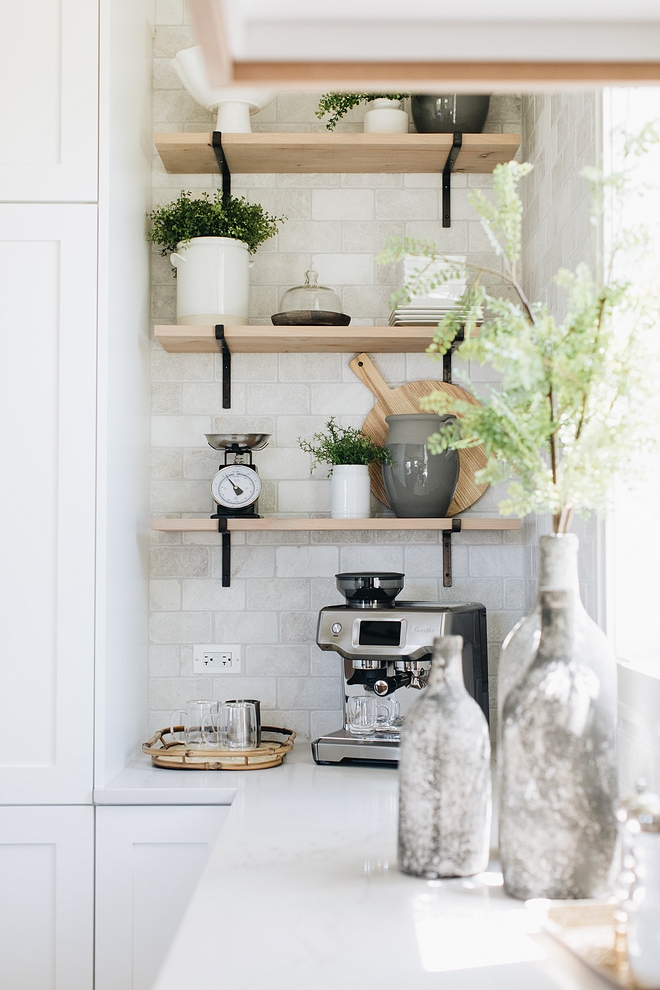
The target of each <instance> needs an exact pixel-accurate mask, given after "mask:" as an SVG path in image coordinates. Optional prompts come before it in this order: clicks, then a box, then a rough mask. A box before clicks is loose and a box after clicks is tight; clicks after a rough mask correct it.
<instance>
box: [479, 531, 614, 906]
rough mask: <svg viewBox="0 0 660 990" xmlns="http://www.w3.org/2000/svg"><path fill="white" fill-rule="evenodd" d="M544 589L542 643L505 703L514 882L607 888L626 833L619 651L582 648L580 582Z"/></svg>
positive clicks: (507, 859) (522, 886)
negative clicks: (622, 829)
mask: <svg viewBox="0 0 660 990" xmlns="http://www.w3.org/2000/svg"><path fill="white" fill-rule="evenodd" d="M576 542H577V541H576ZM539 597H540V611H541V631H540V638H539V643H538V649H537V650H536V652H535V655H534V656H533V657H532V660H531V663H528V664H527V669H526V671H525V673H524V674H523V675H522V676H521V677H519V678H518V679H517V681H516V683H515V684H514V685H513V687H512V688H511V690H510V691H509V693H508V695H507V697H506V699H505V701H504V706H503V710H502V726H501V732H500V751H499V755H498V766H499V778H500V802H499V804H500V853H501V857H502V871H503V874H504V886H505V889H506V891H507V893H508V894H510V895H512V896H513V897H518V898H520V899H522V900H524V899H527V898H529V897H549V898H582V897H597V896H601V895H602V894H604V893H605V891H606V889H607V882H608V874H609V871H610V867H611V864H612V857H613V854H614V847H615V841H616V819H615V813H614V805H615V802H616V798H617V761H616V738H615V727H616V697H615V694H614V690H613V687H614V670H613V667H614V658H613V656H612V655H611V652H610V650H609V648H608V646H607V643H606V642H604V643H601V647H602V648H601V649H600V650H598V649H594V650H588V649H586V644H585V643H584V641H581V642H580V643H579V648H578V638H577V635H576V634H577V631H578V629H579V628H580V627H579V626H578V623H577V621H576V614H575V598H576V595H575V592H574V590H563V591H547V590H546V591H542V592H541V593H540V596H539ZM582 629H584V624H583V625H582Z"/></svg>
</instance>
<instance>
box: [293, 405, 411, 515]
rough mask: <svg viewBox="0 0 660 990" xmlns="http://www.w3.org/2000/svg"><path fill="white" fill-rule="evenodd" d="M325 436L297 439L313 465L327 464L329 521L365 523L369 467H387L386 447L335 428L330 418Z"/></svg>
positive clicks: (352, 430) (355, 432)
mask: <svg viewBox="0 0 660 990" xmlns="http://www.w3.org/2000/svg"><path fill="white" fill-rule="evenodd" d="M326 429H327V431H328V432H327V433H315V434H314V436H313V437H312V440H311V441H309V440H303V439H302V437H299V438H298V444H299V445H300V447H301V448H302V449H303V450H304V451H305V452H306V453H308V454H311V455H312V456H313V458H314V460H313V462H312V470H314V468H315V467H316V465H317V464H329V465H330V472H329V475H330V477H331V478H332V518H333V519H368V518H369V516H370V515H371V484H370V481H369V465H370V464H391V463H392V455H391V454H390V452H389V450H387V448H386V447H381V446H380V445H379V444H377V443H374V441H373V440H370V439H369V437H366V436H365V435H364V433H360V431H359V430H356V429H355V428H354V427H351V426H349V427H347V428H344V427H341V426H338V425H337V423H336V421H335V418H334V416H332V417H331V418H330V419H329V420H328V422H327V423H326Z"/></svg>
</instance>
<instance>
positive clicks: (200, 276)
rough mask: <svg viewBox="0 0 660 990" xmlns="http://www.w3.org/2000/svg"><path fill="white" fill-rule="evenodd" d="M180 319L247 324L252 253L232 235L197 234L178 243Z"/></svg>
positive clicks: (194, 323) (181, 321)
mask: <svg viewBox="0 0 660 990" xmlns="http://www.w3.org/2000/svg"><path fill="white" fill-rule="evenodd" d="M170 261H171V262H172V264H173V265H174V267H175V268H176V270H177V279H176V321H177V323H179V324H184V325H186V324H187V325H191V326H206V325H208V324H211V325H215V324H217V323H222V324H224V325H226V326H245V325H246V324H247V322H248V305H249V295H250V277H249V269H250V255H249V253H248V246H247V244H245V243H244V242H243V241H237V240H235V239H234V238H231V237H193V238H192V239H191V240H190V241H188V242H187V243H186V244H184V243H181V242H180V243H179V244H177V249H176V252H175V253H174V254H171V255H170Z"/></svg>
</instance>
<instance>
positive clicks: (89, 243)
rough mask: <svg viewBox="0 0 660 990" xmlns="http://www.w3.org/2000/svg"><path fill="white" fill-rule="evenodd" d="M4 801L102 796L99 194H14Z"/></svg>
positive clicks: (9, 277) (3, 491) (1, 590)
mask: <svg viewBox="0 0 660 990" xmlns="http://www.w3.org/2000/svg"><path fill="white" fill-rule="evenodd" d="M0 271H2V276H3V277H2V292H0V326H1V327H2V333H1V334H0V422H1V423H2V431H1V432H0V462H1V463H2V470H3V484H2V485H0V518H2V519H3V521H4V525H3V536H2V567H1V568H0V629H1V630H2V634H1V639H0V697H1V698H2V699H3V709H2V719H3V729H4V731H3V745H2V747H1V749H0V802H1V803H2V804H37V803H38V804H60V803H63V804H64V803H67V804H85V803H88V802H91V788H92V746H93V743H92V718H93V662H94V532H95V517H94V500H95V449H94V448H95V416H96V208H95V207H94V206H82V205H71V206H64V205H62V206H45V205H40V206H37V205H3V206H0Z"/></svg>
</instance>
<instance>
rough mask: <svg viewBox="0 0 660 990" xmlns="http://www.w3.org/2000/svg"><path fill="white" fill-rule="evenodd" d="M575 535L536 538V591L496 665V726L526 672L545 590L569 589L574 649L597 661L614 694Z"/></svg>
mask: <svg viewBox="0 0 660 990" xmlns="http://www.w3.org/2000/svg"><path fill="white" fill-rule="evenodd" d="M578 547H579V542H578V538H577V536H575V535H574V534H573V533H563V534H560V535H559V536H542V537H541V538H540V539H539V574H538V593H537V596H536V602H535V603H534V607H533V608H532V610H531V612H529V613H528V614H527V615H526V616H525V617H524V619H521V620H520V622H518V623H517V625H515V626H514V627H513V629H512V630H511V632H510V633H509V635H508V636H507V637H506V639H505V640H504V643H503V644H502V653H501V656H500V660H499V663H498V667H497V710H498V718H499V728H500V729H501V725H502V709H503V707H504V702H505V701H506V697H507V695H508V693H509V691H510V690H511V688H512V687H514V685H515V684H516V683H518V682H519V681H520V680H521V678H522V677H524V676H525V674H526V673H527V671H528V669H529V667H530V666H531V664H532V663H533V661H534V657H535V656H536V651H537V650H538V646H539V636H540V634H541V599H540V595H541V593H542V592H543V591H568V592H569V593H570V595H571V599H572V603H573V630H572V635H573V647H572V649H573V655H574V657H575V659H576V660H577V661H578V662H580V663H586V664H590V663H591V662H592V658H593V662H594V664H595V668H594V669H595V672H596V673H597V675H598V678H599V680H600V682H601V690H602V691H604V692H605V693H606V695H607V697H608V698H610V699H611V700H612V701H613V700H614V698H615V697H616V662H615V659H614V654H613V653H612V650H611V648H610V645H609V643H608V640H607V637H606V636H605V633H604V632H603V630H602V629H601V628H600V626H598V625H597V624H596V623H595V622H594V620H593V619H592V618H591V617H590V616H589V615H588V614H587V612H586V610H585V608H584V605H583V604H582V599H581V598H580V585H579V582H578Z"/></svg>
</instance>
